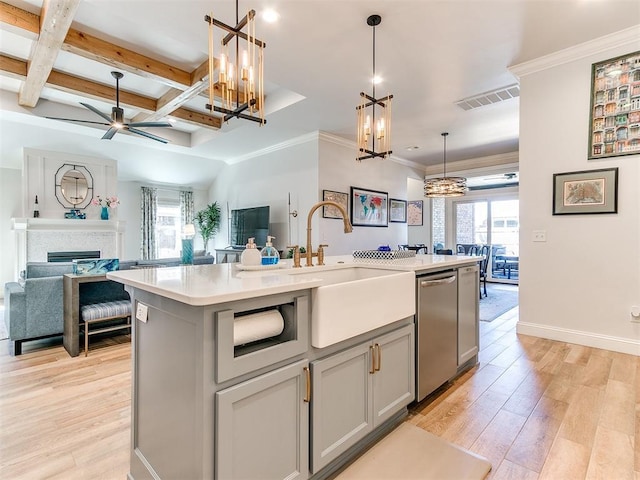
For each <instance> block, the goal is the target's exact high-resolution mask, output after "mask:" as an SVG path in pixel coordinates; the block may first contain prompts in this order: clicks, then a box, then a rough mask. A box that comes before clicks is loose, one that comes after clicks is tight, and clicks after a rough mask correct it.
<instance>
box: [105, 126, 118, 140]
mask: <svg viewBox="0 0 640 480" xmlns="http://www.w3.org/2000/svg"><path fill="white" fill-rule="evenodd" d="M116 133H118V129H117V128H115V127H111V128H110V129H109V130H107V133H105V134H104V135H103V136H102V140H111V139H112V138H113V136H114V135H115V134H116Z"/></svg>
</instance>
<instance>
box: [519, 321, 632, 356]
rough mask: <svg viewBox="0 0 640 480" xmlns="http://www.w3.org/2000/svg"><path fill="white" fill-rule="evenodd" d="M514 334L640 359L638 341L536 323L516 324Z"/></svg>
mask: <svg viewBox="0 0 640 480" xmlns="http://www.w3.org/2000/svg"><path fill="white" fill-rule="evenodd" d="M516 332H517V333H521V334H523V335H531V336H533V337H541V338H548V339H549V340H558V341H561V342H567V343H575V344H577V345H584V346H586V347H595V348H602V349H604V350H612V351H614V352H620V353H627V354H629V355H635V356H638V357H640V340H630V339H628V338H620V337H611V336H609V335H600V334H595V333H589V332H583V331H580V330H570V329H568V328H559V327H550V326H549V325H540V324H537V323H527V322H518V323H517V325H516Z"/></svg>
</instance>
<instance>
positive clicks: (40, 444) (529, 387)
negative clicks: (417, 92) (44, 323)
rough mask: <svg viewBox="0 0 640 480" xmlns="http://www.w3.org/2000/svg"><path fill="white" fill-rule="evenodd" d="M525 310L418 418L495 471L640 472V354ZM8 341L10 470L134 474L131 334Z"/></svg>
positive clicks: (3, 422) (4, 425)
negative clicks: (537, 320) (88, 341)
mask: <svg viewBox="0 0 640 480" xmlns="http://www.w3.org/2000/svg"><path fill="white" fill-rule="evenodd" d="M516 321H517V309H515V310H513V311H511V312H509V313H507V314H505V315H503V316H502V317H500V318H498V319H496V320H494V321H493V322H491V323H485V322H481V352H480V356H479V357H480V358H479V360H480V361H479V364H478V365H477V366H476V367H474V368H472V369H471V370H469V371H467V372H466V373H464V374H463V375H461V376H460V377H459V378H458V379H456V380H455V381H454V382H453V383H452V384H451V385H449V386H448V387H447V388H443V389H442V390H441V391H440V392H439V395H438V396H437V397H430V398H427V399H426V400H424V401H423V402H421V403H420V404H418V405H414V406H413V407H412V408H411V411H410V415H409V418H408V419H407V421H408V422H410V423H412V424H414V425H417V426H419V427H421V428H424V429H425V430H428V431H430V432H432V433H434V434H436V435H438V436H440V437H443V438H445V439H447V440H449V441H451V442H453V443H456V444H458V445H460V446H462V447H465V448H468V449H469V450H472V451H474V452H476V453H478V454H480V455H483V456H485V457H487V458H488V459H489V460H490V461H491V463H492V464H493V470H492V472H491V473H490V474H489V478H490V479H493V480H503V479H518V480H530V479H531V480H535V479H540V480H542V479H545V480H546V479H553V480H570V479H576V480H577V479H607V480H624V479H629V480H640V442H638V441H637V439H640V357H634V356H631V355H623V354H619V353H614V352H610V351H606V350H599V349H595V348H588V347H582V346H578V345H571V344H566V343H563V342H554V341H551V340H545V339H539V338H534V337H527V336H523V335H516V333H515V324H516ZM58 343H59V342H58ZM7 347H8V346H7V341H0V478H3V479H5V478H6V479H28V480H35V479H44V478H54V479H119V480H124V479H125V478H126V474H127V472H128V464H129V458H128V456H129V454H128V452H129V443H130V439H129V426H130V411H129V406H130V400H131V385H130V344H129V343H127V337H126V336H125V337H114V338H112V339H105V340H102V341H100V343H98V342H92V348H91V350H90V352H89V356H88V357H87V358H85V357H83V356H80V357H76V358H71V357H69V356H68V355H67V353H66V352H65V350H64V348H63V347H62V346H61V345H59V344H57V345H54V346H49V347H46V348H42V347H41V348H39V349H35V350H34V349H33V347H29V346H28V344H25V351H26V353H25V354H23V355H22V356H19V357H10V356H9V355H8V354H7Z"/></svg>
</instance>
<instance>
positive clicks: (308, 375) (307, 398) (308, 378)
mask: <svg viewBox="0 0 640 480" xmlns="http://www.w3.org/2000/svg"><path fill="white" fill-rule="evenodd" d="M302 370H304V374H305V377H306V382H307V391H306V392H305V397H304V401H305V402H306V403H309V402H311V370H309V367H304V368H303V369H302Z"/></svg>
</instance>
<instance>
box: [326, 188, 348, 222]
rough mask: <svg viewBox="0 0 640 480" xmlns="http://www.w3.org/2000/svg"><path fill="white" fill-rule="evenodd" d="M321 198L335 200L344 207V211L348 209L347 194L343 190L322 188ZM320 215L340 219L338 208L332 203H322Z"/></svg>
mask: <svg viewBox="0 0 640 480" xmlns="http://www.w3.org/2000/svg"><path fill="white" fill-rule="evenodd" d="M322 200H323V201H327V200H328V201H331V202H336V203H337V204H338V205H340V206H342V208H344V211H345V212H348V211H349V195H348V194H346V193H343V192H334V191H333V190H323V191H322ZM322 217H323V218H339V219H342V214H341V213H340V210H338V209H337V208H336V207H334V206H333V205H323V206H322Z"/></svg>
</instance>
